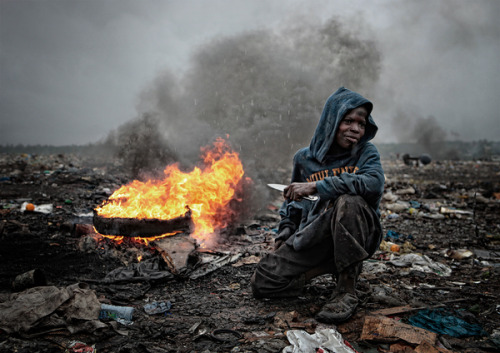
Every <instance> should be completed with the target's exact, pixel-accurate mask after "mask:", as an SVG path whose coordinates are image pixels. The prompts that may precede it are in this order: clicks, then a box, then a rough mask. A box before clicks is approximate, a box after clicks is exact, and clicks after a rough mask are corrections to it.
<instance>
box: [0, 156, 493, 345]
mask: <svg viewBox="0 0 500 353" xmlns="http://www.w3.org/2000/svg"><path fill="white" fill-rule="evenodd" d="M383 165H384V170H385V172H386V179H387V180H386V194H385V196H384V200H383V201H382V204H381V211H382V225H383V228H384V233H385V234H387V237H386V239H385V241H384V242H383V244H382V245H381V249H380V250H379V251H378V252H377V253H376V254H375V255H374V256H373V257H372V259H370V260H369V261H367V262H366V264H365V267H364V270H363V273H362V275H361V279H360V281H359V284H358V290H359V295H360V298H361V299H362V303H361V305H360V307H359V309H358V311H357V313H356V314H355V315H354V316H353V317H352V318H351V319H350V320H348V321H347V322H345V323H343V324H340V325H337V326H334V325H324V324H321V323H319V322H317V321H316V320H315V319H314V315H315V314H316V313H317V312H318V311H319V310H320V308H321V306H322V305H323V304H325V303H326V302H327V300H328V297H329V294H330V293H331V291H332V289H333V288H334V284H333V280H332V277H331V276H330V275H324V276H320V277H317V278H316V279H314V280H313V281H312V282H311V283H310V284H308V286H307V287H306V290H305V292H304V294H303V295H302V296H300V297H298V298H290V299H279V300H257V299H254V298H253V297H252V294H251V290H250V287H249V283H250V277H251V275H252V273H253V271H254V268H255V264H256V262H257V261H258V259H259V258H260V257H261V256H262V255H263V254H265V253H266V252H268V251H270V250H271V249H272V247H273V235H274V234H275V228H276V225H277V220H278V215H277V207H279V205H280V202H281V199H280V196H279V193H278V194H277V195H275V194H274V193H270V195H272V196H273V197H272V198H270V199H269V200H266V201H265V205H263V207H262V211H260V212H257V213H256V214H255V215H254V216H253V217H251V219H248V220H246V221H245V222H242V223H241V224H237V225H235V226H234V227H233V228H232V229H231V230H227V231H225V232H224V233H223V234H222V235H221V236H220V237H219V239H218V242H217V244H216V245H214V246H212V247H211V248H209V249H206V248H205V249H199V251H197V253H198V254H197V257H196V256H195V257H192V258H190V261H188V262H187V265H186V267H185V268H183V269H181V270H179V271H178V273H176V274H175V275H172V274H169V268H168V266H166V264H165V263H164V262H163V258H162V256H161V254H160V253H159V252H158V250H157V248H155V247H154V244H153V245H152V244H149V245H144V244H142V245H141V244H136V243H130V242H126V243H122V244H116V243H115V242H113V241H111V240H109V239H103V238H99V237H98V236H97V237H96V236H95V234H92V232H90V231H89V230H88V228H85V227H82V226H81V225H85V224H91V223H92V218H91V212H92V210H93V209H94V208H95V207H96V206H97V205H99V204H100V203H101V202H102V201H103V200H105V199H106V198H107V197H108V196H109V195H110V193H111V191H112V190H114V189H116V188H118V187H119V186H120V185H122V184H124V183H126V182H127V181H129V179H128V177H127V175H126V174H125V173H124V172H123V170H121V168H120V166H119V165H115V166H111V167H110V166H96V165H92V164H91V163H90V162H89V161H87V160H83V159H80V158H78V157H76V156H69V155H57V156H56V155H50V156H39V157H37V158H35V157H33V156H23V155H2V156H1V159H0V206H1V207H0V219H1V221H0V265H1V267H0V304H1V303H8V302H9V300H10V296H11V295H12V282H13V281H14V280H15V278H16V276H17V275H19V274H23V273H25V272H27V271H30V270H33V269H40V270H41V271H42V272H43V274H44V275H45V277H46V281H47V284H48V285H50V286H55V287H57V288H64V287H67V286H70V285H73V284H75V283H86V284H87V287H86V288H88V289H90V290H92V291H93V292H94V293H95V294H96V297H97V298H98V299H99V301H100V302H102V303H108V304H113V305H118V306H129V307H133V308H134V309H135V310H134V315H133V319H132V323H120V322H116V321H114V320H110V319H102V320H101V321H102V322H103V323H104V324H105V325H104V326H103V327H100V328H99V329H96V330H90V329H87V330H85V329H83V330H79V331H78V332H74V333H70V332H69V331H68V329H67V328H65V327H62V326H58V327H56V326H45V327H43V326H41V325H40V324H38V322H37V323H34V324H33V327H31V328H29V329H28V330H25V331H23V332H7V331H6V330H1V329H0V351H1V352H65V351H68V352H74V351H76V350H75V349H72V348H69V347H70V344H71V343H72V342H73V341H75V340H76V341H80V342H83V343H85V345H87V346H88V347H91V346H93V349H95V351H97V352H280V351H282V350H283V348H284V347H286V346H289V345H290V342H289V341H288V339H287V336H286V333H287V332H289V331H291V330H300V331H305V332H308V333H310V334H313V333H314V332H317V331H319V330H320V329H324V328H327V329H335V330H337V331H338V332H340V333H341V334H342V337H343V338H344V339H345V340H346V341H347V342H348V343H349V344H350V345H352V346H353V347H354V349H356V351H358V352H423V351H430V352H434V351H435V352H438V351H439V350H441V351H443V352H444V351H447V350H446V349H448V351H453V352H497V351H499V349H500V346H499V344H500V301H499V293H500V281H499V279H498V278H499V277H498V275H499V272H500V162H492V161H437V162H432V163H431V164H429V165H426V166H408V165H405V164H404V163H403V162H402V161H401V160H395V159H394V160H384V161H383ZM25 202H30V203H33V204H34V205H37V206H43V205H52V210H49V211H48V212H46V213H44V212H27V211H22V210H21V205H23V203H25ZM40 210H42V211H44V209H43V207H42V208H40ZM35 211H36V210H35ZM392 243H394V244H396V246H394V247H392V250H396V248H398V247H399V251H397V252H394V251H391V245H392ZM410 254H414V255H415V256H414V257H413V260H412V261H413V263H412V262H411V261H410V262H407V263H402V262H403V261H402V260H403V259H409V257H405V256H407V255H410ZM139 255H141V256H142V257H143V261H151V262H154V263H156V264H158V266H159V267H158V268H156V270H158V271H159V272H161V273H163V274H165V273H167V275H165V276H162V277H154V278H153V277H142V278H141V277H134V278H133V279H130V280H126V279H124V280H121V281H107V282H106V281H105V278H107V276H109V274H110V272H111V271H113V270H116V269H120V268H130V266H132V265H133V264H137V257H138V256H139ZM421 255H425V257H422V256H421ZM415 259H424V260H425V261H427V264H428V266H427V267H426V266H424V265H420V266H418V264H417V263H415ZM398 260H400V261H399V262H398ZM155 261H156V262H155ZM196 270H198V272H194V271H196ZM200 270H201V272H200ZM170 272H172V271H171V270H170ZM193 273H197V274H198V275H197V276H193ZM154 302H157V303H165V304H168V306H169V309H168V310H167V311H165V312H163V313H160V314H153V315H149V314H148V313H146V311H145V309H144V306H145V305H146V304H151V303H154ZM391 308H397V309H394V310H393V312H392V313H386V316H387V317H391V318H392V319H393V320H394V321H395V322H397V323H400V324H408V323H409V322H410V318H411V317H412V316H413V315H415V314H416V313H417V312H418V311H419V310H420V309H431V310H445V312H446V313H448V315H450V316H453V317H454V318H458V319H460V320H462V321H460V322H466V323H467V324H470V325H474V327H478V326H479V327H480V328H481V329H482V332H481V333H479V334H476V335H471V334H470V333H465V334H463V335H461V336H460V337H454V336H453V335H450V334H447V333H438V334H437V339H436V341H435V342H432V346H433V347H434V348H432V349H435V350H430V349H427V350H422V349H423V348H422V347H423V346H421V345H420V343H416V342H410V341H408V340H405V339H401V338H398V337H387V336H386V337H383V335H380V337H379V338H378V339H377V338H372V339H366V338H364V339H362V338H361V335H362V331H363V327H364V325H365V324H366V322H367V318H368V317H374V313H376V311H379V310H381V309H391ZM431 323H432V322H431ZM37 324H38V325H37ZM434 324H436V322H434ZM450 325H451V324H450V323H447V324H445V326H448V327H449V326H450ZM456 325H459V324H458V323H457V324H456ZM412 327H413V326H412ZM415 330H416V329H415ZM419 347H420V348H419ZM89 351H90V350H89Z"/></svg>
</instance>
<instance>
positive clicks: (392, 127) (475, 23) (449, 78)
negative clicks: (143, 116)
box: [0, 0, 500, 145]
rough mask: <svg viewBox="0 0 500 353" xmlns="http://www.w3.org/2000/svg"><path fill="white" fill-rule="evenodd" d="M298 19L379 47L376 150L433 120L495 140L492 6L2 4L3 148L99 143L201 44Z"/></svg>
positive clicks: (450, 133)
mask: <svg viewBox="0 0 500 353" xmlns="http://www.w3.org/2000/svg"><path fill="white" fill-rule="evenodd" d="M302 16H307V18H309V20H310V19H314V20H316V21H325V20H327V19H329V18H331V17H338V18H339V19H341V20H342V21H343V23H345V24H346V25H347V26H348V27H350V28H355V29H356V30H357V31H358V32H359V35H360V36H361V37H363V38H365V39H368V40H373V41H375V43H376V45H377V48H378V49H379V51H380V53H381V70H380V75H379V79H378V81H377V82H376V90H375V93H373V94H372V96H371V97H368V98H370V99H371V100H372V101H373V102H374V106H375V109H374V111H373V116H374V118H375V120H376V121H377V123H378V124H379V126H380V133H379V136H378V138H377V140H378V141H389V142H395V141H397V140H398V138H397V136H396V135H397V134H398V133H400V132H401V129H403V130H404V128H405V126H406V125H405V124H402V123H401V122H402V121H403V122H404V121H405V120H404V119H412V117H416V118H424V119H425V118H428V117H431V116H432V117H434V118H435V119H436V121H437V123H438V124H439V126H440V127H441V128H442V130H443V131H444V132H445V134H446V138H448V139H462V140H477V139H489V140H496V141H498V140H500V137H499V136H500V124H499V122H500V119H499V118H498V117H497V110H498V108H497V107H498V97H499V93H500V60H499V57H500V21H499V20H498V19H499V18H500V1H496V0H476V1H468V0H447V1H444V0H443V1H438V0H425V1H424V0H416V1H405V0H366V1H350V0H345V1H340V0H272V1H270V0H262V1H261V0H252V1H249V0H248V1H241V0H210V1H207V0H193V1H189V0H170V1H167V0H162V1H160V0H141V1H134V0H38V1H28V0H12V1H11V0H0V144H18V143H22V144H50V145H67V144H86V143H89V142H96V141H98V140H100V139H102V138H104V137H105V136H106V135H107V133H108V132H109V131H110V130H112V129H116V128H117V127H118V126H120V125H122V124H124V123H125V122H127V121H129V120H130V119H132V118H135V117H136V116H137V114H138V113H137V106H138V104H139V97H140V95H141V92H143V91H144V90H145V89H147V88H148V87H149V86H151V84H152V82H153V81H154V80H155V78H156V77H158V76H159V75H160V74H161V73H162V72H163V71H165V70H169V71H172V72H176V73H182V72H183V71H184V70H186V68H187V67H188V66H189V60H190V57H191V55H192V54H193V53H194V52H195V51H196V50H197V48H199V46H200V45H203V44H205V43H207V42H209V41H211V40H213V39H214V38H220V37H226V36H235V35H238V34H241V33H245V32H251V31H254V30H258V29H262V28H265V29H273V28H276V29H277V30H278V29H280V28H281V26H283V23H289V22H290V21H293V19H296V20H298V21H300V18H301V17H302ZM336 89H337V87H332V92H333V91H335V90H336ZM326 98H327V97H326V96H325V100H326ZM400 116H404V118H399V117H400ZM398 119H400V120H399V122H400V123H399V124H398Z"/></svg>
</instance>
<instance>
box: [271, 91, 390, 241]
mask: <svg viewBox="0 0 500 353" xmlns="http://www.w3.org/2000/svg"><path fill="white" fill-rule="evenodd" d="M361 105H363V106H364V107H366V108H367V110H368V118H367V121H366V128H365V134H364V135H363V137H362V138H361V140H360V141H359V142H358V143H357V144H356V145H355V146H354V147H353V148H352V149H351V150H343V151H340V152H336V154H329V151H330V148H331V147H332V145H333V144H334V143H335V134H336V132H337V129H338V127H339V124H340V122H341V121H342V119H343V118H344V116H345V115H346V114H347V113H348V112H349V111H351V110H352V109H354V108H357V107H359V106H361ZM372 108H373V104H372V103H371V102H370V101H369V100H367V99H366V98H364V97H362V96H361V95H359V94H358V93H355V92H353V91H350V90H348V89H346V88H344V87H341V88H339V89H338V90H337V91H336V92H335V93H333V94H332V95H331V96H330V97H329V98H328V100H327V101H326V104H325V107H324V109H323V113H322V114H321V118H320V120H319V123H318V126H317V128H316V131H315V133H314V136H313V138H312V141H311V144H310V146H309V147H306V148H302V149H300V150H299V151H298V152H297V153H296V154H295V156H294V158H293V172H292V180H291V181H292V183H293V182H311V181H315V182H316V187H317V189H318V195H319V196H320V198H319V199H318V200H317V201H309V200H306V199H303V200H302V201H285V202H284V203H283V205H282V207H281V209H280V215H281V222H280V224H279V230H280V231H281V230H283V229H284V228H286V227H289V228H291V230H292V233H295V232H296V231H298V230H302V229H303V228H304V227H305V226H307V225H308V224H310V223H311V222H312V221H314V220H315V219H316V218H317V217H318V216H319V215H320V214H321V212H323V211H324V210H325V208H326V207H327V206H328V205H329V203H330V201H335V200H336V199H337V197H339V196H340V195H343V194H349V195H360V196H362V197H363V198H364V199H365V200H366V202H367V203H368V205H370V206H371V207H372V208H373V210H374V211H375V212H376V213H377V214H380V213H379V209H378V208H379V203H380V199H381V197H382V193H383V190H384V171H383V170H382V165H381V163H380V154H379V153H378V151H377V148H376V147H375V146H374V145H373V144H372V143H371V142H369V141H370V140H371V139H373V137H375V134H376V133H377V130H378V128H377V125H375V122H374V121H373V118H372V116H371V111H372Z"/></svg>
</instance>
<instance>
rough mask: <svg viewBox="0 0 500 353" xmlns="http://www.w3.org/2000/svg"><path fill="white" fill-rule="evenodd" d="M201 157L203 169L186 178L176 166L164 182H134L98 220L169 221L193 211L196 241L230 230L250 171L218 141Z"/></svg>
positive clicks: (108, 203) (103, 208)
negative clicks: (233, 206)
mask: <svg viewBox="0 0 500 353" xmlns="http://www.w3.org/2000/svg"><path fill="white" fill-rule="evenodd" d="M201 151H202V158H203V166H202V167H201V168H198V167H195V168H194V169H193V171H191V172H189V173H184V172H182V171H180V170H179V168H178V164H173V165H169V166H167V167H166V168H165V170H164V175H165V177H164V179H163V180H148V181H146V182H141V181H138V180H134V181H132V182H131V183H129V184H127V185H124V186H122V187H120V188H119V189H118V190H116V191H115V192H114V193H113V194H112V195H111V196H110V197H109V199H108V200H107V201H105V202H104V203H103V204H102V205H101V206H99V207H97V208H96V211H97V214H98V215H99V216H102V217H119V218H156V219H161V220H168V219H172V218H175V217H180V216H182V215H184V214H185V213H186V212H187V210H188V209H191V212H192V215H191V218H192V220H193V223H194V232H193V233H192V236H193V237H194V238H196V239H198V240H200V241H204V240H207V238H208V237H209V236H210V235H211V234H213V233H214V231H215V230H217V229H223V228H226V227H227V225H228V221H229V220H230V219H231V218H232V216H233V215H234V211H233V210H231V208H230V207H229V203H230V201H231V200H233V199H236V197H237V190H239V188H240V187H241V180H242V178H243V174H244V170H243V165H242V163H241V161H240V159H239V156H238V154H237V153H236V152H234V151H232V150H231V148H230V147H229V146H228V145H227V143H226V141H225V140H224V139H222V138H218V139H217V140H216V141H215V142H214V145H213V146H212V147H211V148H208V147H205V148H202V149H201ZM238 201H241V200H238Z"/></svg>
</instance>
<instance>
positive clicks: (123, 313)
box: [99, 304, 134, 325]
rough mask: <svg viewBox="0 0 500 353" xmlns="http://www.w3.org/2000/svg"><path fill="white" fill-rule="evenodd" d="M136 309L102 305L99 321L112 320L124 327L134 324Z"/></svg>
mask: <svg viewBox="0 0 500 353" xmlns="http://www.w3.org/2000/svg"><path fill="white" fill-rule="evenodd" d="M133 314H134V308H133V307H131V306H117V305H109V304H101V311H100V312H99V320H104V319H112V320H115V321H118V322H119V323H121V324H124V325H130V324H132V316H133Z"/></svg>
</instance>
